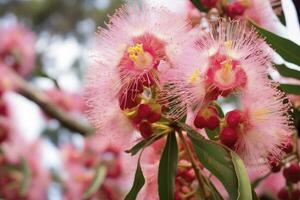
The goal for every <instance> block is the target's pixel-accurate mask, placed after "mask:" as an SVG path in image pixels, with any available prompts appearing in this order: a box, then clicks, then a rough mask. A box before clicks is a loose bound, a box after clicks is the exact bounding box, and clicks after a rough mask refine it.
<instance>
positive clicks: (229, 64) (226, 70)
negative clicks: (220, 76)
mask: <svg viewBox="0 0 300 200" xmlns="http://www.w3.org/2000/svg"><path fill="white" fill-rule="evenodd" d="M222 65H223V72H224V74H225V75H227V74H228V73H229V72H231V70H232V60H230V59H227V60H225V61H224V62H223V63H222Z"/></svg>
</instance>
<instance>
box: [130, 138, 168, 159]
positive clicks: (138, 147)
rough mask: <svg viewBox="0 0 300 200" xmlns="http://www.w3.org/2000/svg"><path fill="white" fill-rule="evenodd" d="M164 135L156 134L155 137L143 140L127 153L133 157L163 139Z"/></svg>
mask: <svg viewBox="0 0 300 200" xmlns="http://www.w3.org/2000/svg"><path fill="white" fill-rule="evenodd" d="M163 136H164V134H156V135H154V136H151V137H150V138H148V139H144V140H141V141H140V142H138V143H137V144H136V145H134V146H133V147H132V148H131V149H129V150H126V151H125V152H126V153H130V154H131V156H134V155H136V154H137V153H138V152H139V151H140V150H141V149H143V148H144V147H146V146H149V145H151V144H152V143H154V142H155V141H157V140H158V139H160V138H161V137H163Z"/></svg>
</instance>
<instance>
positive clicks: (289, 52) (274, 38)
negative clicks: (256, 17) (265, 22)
mask: <svg viewBox="0 0 300 200" xmlns="http://www.w3.org/2000/svg"><path fill="white" fill-rule="evenodd" d="M251 23H252V24H253V25H254V26H255V28H256V30H257V31H258V32H259V33H260V34H261V35H262V36H264V37H265V38H266V41H267V42H268V43H269V44H271V45H272V48H273V49H274V50H275V51H276V52H277V53H278V54H279V55H280V56H281V57H282V58H283V59H285V60H286V61H288V62H292V63H294V64H296V65H298V66H300V56H299V52H300V46H298V45H297V44H296V43H294V42H292V41H290V40H288V39H285V38H283V37H280V36H278V35H276V34H274V33H272V32H270V31H267V30H265V29H264V28H262V27H260V26H258V25H257V24H255V23H254V22H253V21H252V22H251Z"/></svg>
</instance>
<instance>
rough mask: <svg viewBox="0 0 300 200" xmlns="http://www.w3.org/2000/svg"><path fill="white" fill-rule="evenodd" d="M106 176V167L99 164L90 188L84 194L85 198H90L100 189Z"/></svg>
mask: <svg viewBox="0 0 300 200" xmlns="http://www.w3.org/2000/svg"><path fill="white" fill-rule="evenodd" d="M105 176H106V167H105V166H103V165H101V164H99V165H98V166H97V168H96V170H95V175H94V177H93V180H92V182H91V184H90V185H89V187H88V189H87V190H86V191H85V193H84V194H83V199H89V198H90V197H91V196H92V195H93V194H94V193H95V192H97V191H98V190H99V188H100V187H101V185H102V183H103V181H104V180H105Z"/></svg>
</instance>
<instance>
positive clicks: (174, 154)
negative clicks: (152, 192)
mask: <svg viewBox="0 0 300 200" xmlns="http://www.w3.org/2000/svg"><path fill="white" fill-rule="evenodd" d="M177 162H178V146H177V141H176V134H175V133H170V134H169V135H168V138H167V142H166V145H165V148H164V151H163V153H162V155H161V159H160V162H159V168H158V193H159V198H160V199H161V200H173V199H174V187H175V176H176V169H177Z"/></svg>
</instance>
